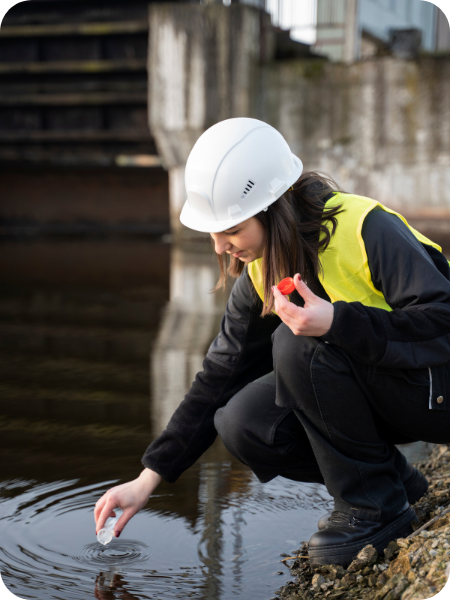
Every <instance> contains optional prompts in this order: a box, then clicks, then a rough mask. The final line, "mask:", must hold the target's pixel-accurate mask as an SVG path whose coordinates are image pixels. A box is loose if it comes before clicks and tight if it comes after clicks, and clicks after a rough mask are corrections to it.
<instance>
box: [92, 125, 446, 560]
mask: <svg viewBox="0 0 450 600" xmlns="http://www.w3.org/2000/svg"><path fill="white" fill-rule="evenodd" d="M301 173H302V163H301V161H300V160H299V159H298V158H297V157H295V156H294V155H293V154H292V153H291V151H290V149H289V147H288V145H287V143H286V141H285V140H284V138H283V137H282V136H281V135H280V134H279V133H278V132H277V131H276V130H275V129H273V128H272V127H270V126H269V125H267V124H265V123H263V122H261V121H257V120H255V119H243V118H240V119H229V120H227V121H223V122H221V123H218V124H217V125H214V126H213V127H211V128H210V129H209V130H208V131H206V132H205V133H204V134H203V135H202V136H201V137H200V138H199V140H198V141H197V143H196V145H195V146H194V148H193V150H192V152H191V154H190V156H189V160H188V163H187V165H186V188H187V195H188V200H187V201H186V204H185V206H184V208H183V211H182V214H181V221H182V222H183V223H184V224H185V225H187V226H188V227H191V228H193V229H196V230H198V231H207V232H209V233H210V234H211V237H212V239H213V242H214V244H215V251H216V253H217V255H218V258H219V264H220V267H221V278H220V281H219V283H218V287H220V286H221V285H224V283H225V280H226V276H227V272H228V273H229V274H230V275H232V276H234V277H237V281H236V283H235V285H234V287H233V290H232V292H231V295H230V298H229V301H228V303H227V308H226V313H225V316H224V318H223V320H222V325H221V331H220V333H219V335H218V336H217V338H216V339H215V341H214V342H213V343H212V345H211V347H210V349H209V351H208V354H207V357H206V359H205V362H204V365H203V366H204V369H203V371H202V372H200V373H199V374H198V375H197V377H196V380H195V382H194V384H193V385H192V387H191V390H190V391H189V392H188V394H187V395H186V397H185V399H184V400H183V402H182V403H181V404H180V406H179V408H178V409H177V410H176V411H175V413H174V415H173V417H172V419H171V420H170V422H169V424H168V426H167V429H166V430H165V431H164V432H163V433H162V435H161V436H160V437H159V438H158V439H157V440H155V441H154V442H153V443H152V444H151V445H150V446H149V448H148V449H147V451H146V453H145V455H144V457H143V459H142V462H143V464H144V466H145V467H146V468H145V469H144V471H143V472H142V473H141V475H140V476H139V477H138V479H136V480H134V481H132V482H130V483H126V484H124V485H121V486H117V487H115V488H112V489H111V490H109V491H108V492H107V493H106V494H105V495H104V496H103V497H102V498H101V499H100V500H99V501H98V503H97V505H96V509H95V518H96V523H97V528H101V527H102V526H103V524H104V522H105V520H106V518H107V517H108V516H110V515H111V514H112V512H113V510H114V508H115V507H116V506H119V507H121V508H123V509H124V514H123V515H122V517H121V519H120V520H119V522H118V523H117V525H116V536H117V537H118V536H119V535H120V533H121V531H122V530H123V528H124V526H125V525H126V523H127V522H128V520H129V519H130V518H131V517H132V516H133V515H134V514H135V513H136V512H137V511H138V510H140V509H141V508H142V507H143V506H145V504H146V503H147V500H148V498H149V496H150V495H151V494H152V493H153V491H154V490H155V488H156V487H157V485H158V484H159V482H160V481H161V478H164V479H165V480H166V481H168V482H172V481H175V480H176V479H177V478H178V477H179V475H180V474H181V473H182V472H183V471H184V470H186V469H187V468H188V467H190V466H191V465H192V464H193V463H194V462H195V461H196V460H197V459H198V458H199V457H200V456H201V454H202V453H203V452H204V451H205V450H206V449H207V448H208V447H209V446H210V445H211V444H212V443H213V441H214V439H215V437H216V434H217V433H218V434H219V435H220V437H221V438H222V440H223V442H224V444H225V446H226V447H227V448H228V449H229V451H230V452H231V453H232V454H233V455H234V456H236V457H237V458H238V459H239V460H241V461H242V462H243V463H245V464H247V465H248V466H249V467H250V468H251V469H252V470H253V472H254V473H255V474H256V475H257V477H258V478H259V480H260V481H262V482H267V481H270V480H271V479H273V478H274V477H276V476H277V475H282V476H284V477H288V478H290V479H293V480H297V481H308V482H320V483H324V484H325V485H326V487H327V489H328V491H329V493H330V494H331V495H332V496H333V498H334V503H335V506H334V511H333V512H332V514H331V515H325V516H324V517H323V518H322V519H321V520H320V521H319V525H318V529H319V531H318V532H316V533H315V534H314V535H313V536H312V537H311V539H310V542H309V555H310V559H311V563H312V564H313V565H320V564H341V565H344V566H345V565H348V564H349V563H350V562H351V560H352V559H353V558H354V556H355V555H356V554H357V553H358V551H359V550H360V549H362V548H363V547H364V546H366V545H367V544H373V545H374V546H376V547H377V549H378V550H379V551H381V550H382V549H383V548H384V547H385V546H386V545H387V543H388V542H389V541H390V540H392V539H395V538H397V537H402V536H405V535H407V534H409V533H410V532H411V521H413V520H414V519H415V518H416V517H415V513H414V511H413V509H412V508H411V507H410V504H412V503H414V502H416V501H417V500H418V499H419V498H420V497H421V496H422V495H423V494H424V493H425V492H426V490H427V487H428V482H427V481H426V479H425V478H424V477H423V475H422V474H421V473H420V472H419V471H417V469H415V468H413V467H412V466H411V465H410V464H409V463H408V462H407V461H406V459H405V458H404V457H403V455H402V454H401V453H400V452H399V451H398V450H397V449H396V447H395V444H398V443H405V442H410V441H414V440H424V441H428V442H436V443H447V442H449V441H450V428H449V425H450V398H449V397H448V393H449V391H450V390H449V389H448V386H449V378H450V281H449V279H450V271H449V264H448V262H447V260H446V259H445V258H444V256H443V255H442V253H441V248H440V247H439V246H437V245H436V244H435V243H433V242H432V241H430V240H428V239H427V238H426V237H424V236H423V235H421V234H420V233H419V232H417V231H415V230H414V229H412V228H411V227H410V226H409V225H408V224H407V222H406V221H405V219H404V218H403V217H401V216H400V215H398V214H397V213H395V212H393V211H391V210H390V209H388V208H386V207H384V206H382V205H381V204H379V203H378V202H376V201H375V200H370V199H369V198H364V197H361V196H354V195H351V194H345V193H342V192H339V191H338V190H337V189H336V186H335V184H333V182H332V181H331V180H327V179H325V178H323V177H320V176H319V175H317V174H315V173H306V174H303V175H301ZM228 256H229V257H230V265H229V266H228V268H227V264H226V258H227V257H228ZM294 273H296V275H295V277H294V282H295V288H296V291H295V292H294V293H292V294H291V296H290V297H289V299H288V298H287V297H284V296H283V295H282V294H281V293H280V292H279V290H278V289H277V288H276V287H273V286H274V284H276V283H277V282H278V281H279V280H280V279H282V278H284V277H286V276H290V275H292V274H294Z"/></svg>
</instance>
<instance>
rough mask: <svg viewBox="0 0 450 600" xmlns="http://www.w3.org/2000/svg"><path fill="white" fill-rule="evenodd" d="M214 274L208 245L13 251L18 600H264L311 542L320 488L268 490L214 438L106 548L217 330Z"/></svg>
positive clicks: (6, 576) (5, 572)
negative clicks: (104, 516) (117, 504)
mask: <svg viewBox="0 0 450 600" xmlns="http://www.w3.org/2000/svg"><path fill="white" fill-rule="evenodd" d="M215 268H216V267H215V266H214V262H213V257H212V256H211V252H210V249H209V247H208V245H207V244H205V246H200V247H195V246H194V245H189V246H188V247H187V248H183V249H180V248H170V246H169V245H168V244H163V243H161V242H149V241H140V240H127V241H101V242H97V241H95V242H94V241H80V242H73V241H70V242H69V241H61V242H58V243H55V242H33V243H29V244H28V243H15V244H13V243H5V244H2V252H1V253H0V273H1V277H0V280H1V281H2V284H1V286H0V451H1V453H2V459H1V462H0V521H1V537H0V570H1V573H2V578H3V580H4V582H5V583H6V585H7V586H8V587H9V588H10V590H11V591H12V592H13V593H15V594H16V595H18V596H19V597H22V598H37V599H39V600H56V599H57V598H61V597H64V599H65V600H85V599H86V598H91V597H96V598H108V599H112V598H129V599H131V598H133V599H134V598H139V599H140V600H141V599H145V598H149V599H158V600H162V599H166V598H167V599H169V598H195V599H198V600H213V599H214V600H218V599H219V598H220V599H221V600H228V599H231V598H232V597H233V598H235V597H238V598H239V597H241V598H247V597H251V598H252V599H255V600H263V599H267V598H270V597H271V596H273V592H274V591H275V590H276V589H277V587H279V585H280V579H278V577H277V575H276V573H277V571H279V570H280V568H282V567H281V565H280V563H279V562H278V561H279V554H280V552H283V551H286V550H289V549H293V548H295V547H298V543H299V542H300V541H301V540H303V539H307V538H308V537H309V536H310V535H311V534H312V533H313V532H314V531H315V528H316V522H317V518H318V517H319V516H320V515H321V514H322V513H323V512H324V511H326V510H327V508H328V506H329V497H328V495H327V494H326V491H325V490H324V488H323V487H322V486H317V485H313V484H305V485H301V484H298V483H295V482H290V481H287V480H283V479H276V480H274V481H272V482H270V483H269V484H265V485H262V484H260V483H259V482H258V481H257V480H256V479H255V478H254V477H253V475H252V473H251V472H250V471H249V470H248V469H247V468H246V467H245V466H243V465H241V464H240V463H238V462H237V461H236V460H235V459H234V458H233V457H231V456H230V455H229V454H228V452H227V451H226V450H225V448H224V447H223V445H222V444H221V442H220V440H218V442H217V443H216V444H214V446H213V447H212V448H211V449H210V450H209V451H208V452H207V453H206V454H205V456H204V457H202V459H201V460H200V461H199V462H198V463H197V464H196V465H194V466H193V467H192V468H191V469H189V471H187V472H186V473H185V474H184V475H183V476H182V477H181V478H180V479H179V481H177V482H176V483H175V484H170V485H169V484H166V483H163V484H161V486H160V487H159V488H158V490H157V493H156V494H155V496H153V497H152V498H151V499H150V502H149V504H148V506H147V507H146V509H145V510H143V511H141V512H140V513H139V514H138V515H136V516H135V517H134V518H133V519H132V521H131V522H130V523H129V525H128V526H127V528H126V530H125V531H124V533H123V534H122V536H121V538H120V539H119V540H112V542H111V543H110V544H108V545H107V546H102V545H101V544H98V543H97V542H96V541H95V532H94V522H93V514H92V511H93V506H94V504H95V502H96V500H97V499H98V498H99V497H100V496H101V495H102V494H103V493H104V492H105V491H106V490H107V489H108V488H110V487H111V486H113V485H116V484H117V483H122V482H125V481H129V480H130V479H132V478H134V477H136V476H137V475H138V474H139V472H140V470H141V465H140V457H141V456H142V454H143V451H144V450H145V448H146V446H147V444H148V443H149V442H150V441H151V439H152V438H154V437H155V436H156V435H158V434H159V433H160V432H161V431H162V430H163V429H164V427H165V426H166V424H167V421H168V419H169V417H170V416H171V414H172V412H173V410H174V409H175V408H176V406H177V405H178V403H179V402H180V401H181V400H182V398H183V396H184V393H185V392H186V390H187V389H188V387H189V386H190V383H191V381H192V380H193V378H194V376H195V373H196V372H197V371H198V370H199V369H200V368H201V363H202V360H203V357H204V355H205V352H206V349H207V347H208V345H209V343H210V341H211V340H212V339H213V338H214V336H215V335H216V333H217V331H218V328H219V322H220V318H221V316H222V313H223V307H224V300H225V298H224V296H223V295H222V296H220V295H217V294H216V295H212V294H209V293H208V291H209V290H210V289H211V288H212V287H213V286H214V284H215V281H216V277H217V272H216V270H215ZM169 298H170V302H169V303H167V301H168V300H169ZM150 347H151V348H152V353H151V356H150V373H149V348H150ZM149 374H150V398H149ZM149 406H150V415H149ZM293 523H294V524H295V525H294V527H293ZM283 582H284V581H283Z"/></svg>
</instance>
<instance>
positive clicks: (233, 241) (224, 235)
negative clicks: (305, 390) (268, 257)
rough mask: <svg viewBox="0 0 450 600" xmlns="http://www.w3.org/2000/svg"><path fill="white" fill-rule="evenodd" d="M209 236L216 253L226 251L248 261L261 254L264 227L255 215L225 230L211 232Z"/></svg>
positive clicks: (245, 261) (259, 256)
mask: <svg viewBox="0 0 450 600" xmlns="http://www.w3.org/2000/svg"><path fill="white" fill-rule="evenodd" d="M211 237H212V239H213V240H214V245H215V250H216V252H217V254H223V253H224V252H226V253H227V254H231V255H232V256H235V257H236V258H238V259H239V260H241V261H242V262H244V263H250V262H252V261H253V260H256V259H257V258H261V257H262V255H263V247H264V227H263V225H262V223H261V221H258V219H256V218H255V217H251V218H250V219H247V220H246V221H243V222H242V223H239V225H236V226H235V227H230V229H227V230H226V231H221V232H220V233H211Z"/></svg>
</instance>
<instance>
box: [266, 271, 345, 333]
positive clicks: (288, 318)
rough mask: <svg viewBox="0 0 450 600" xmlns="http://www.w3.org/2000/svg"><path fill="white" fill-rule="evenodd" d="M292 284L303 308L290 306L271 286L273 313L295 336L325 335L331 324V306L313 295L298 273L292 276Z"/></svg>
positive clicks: (332, 314)
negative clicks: (273, 302)
mask: <svg viewBox="0 0 450 600" xmlns="http://www.w3.org/2000/svg"><path fill="white" fill-rule="evenodd" d="M294 284H295V288H296V290H297V292H298V293H299V294H300V296H301V297H302V298H303V300H304V301H305V306H304V307H303V308H301V307H300V306H296V305H295V304H292V302H289V300H288V299H287V298H286V296H283V294H282V293H281V292H280V290H279V289H278V288H277V287H276V286H273V288H272V292H273V295H274V296H275V311H276V312H277V314H278V316H279V317H280V319H281V320H282V321H283V323H286V325H287V326H288V327H289V328H290V329H291V331H292V332H293V333H294V334H295V335H307V336H313V337H319V336H321V335H325V334H326V333H327V332H328V331H329V330H330V327H331V323H332V322H333V316H334V307H333V305H332V304H331V302H327V301H326V300H322V298H319V297H318V296H316V295H315V294H313V293H312V292H311V290H310V289H309V288H308V286H307V285H306V283H304V282H303V281H302V279H301V277H300V275H299V274H298V273H297V274H296V275H294Z"/></svg>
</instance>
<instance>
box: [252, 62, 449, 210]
mask: <svg viewBox="0 0 450 600" xmlns="http://www.w3.org/2000/svg"><path fill="white" fill-rule="evenodd" d="M255 101H256V110H255V114H256V116H257V117H259V118H261V119H263V120H266V121H268V122H269V123H271V124H272V125H273V126H275V127H276V128H277V129H279V130H280V131H281V132H282V133H283V135H284V136H285V138H286V139H287V141H288V143H289V144H290V146H291V148H292V151H293V152H294V153H295V154H298V156H299V157H300V158H301V159H302V160H303V161H304V165H305V169H307V170H313V169H314V170H315V169H319V170H321V171H325V172H326V173H328V174H330V175H332V176H333V177H334V178H335V179H336V180H337V181H338V183H340V184H341V185H342V186H343V188H344V189H345V190H347V191H349V192H355V193H359V194H363V195H367V196H371V197H374V198H377V199H378V200H380V201H381V202H384V203H386V204H387V205H388V206H390V207H392V208H394V209H397V210H399V211H401V212H403V213H405V214H408V215H410V216H412V217H416V218H418V217H421V218H423V217H427V218H442V217H445V218H448V217H450V58H427V59H421V60H419V61H410V62H408V61H404V60H400V59H393V58H390V57H387V58H383V59H375V60H372V61H365V62H360V63H356V64H354V65H351V66H346V65H335V64H329V63H328V64H327V63H322V64H320V63H313V62H309V63H305V62H303V63H301V62H286V63H285V64H278V65H270V66H266V67H264V68H263V69H262V73H261V82H260V93H259V95H258V98H257V99H255Z"/></svg>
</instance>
